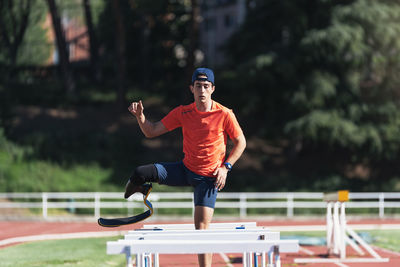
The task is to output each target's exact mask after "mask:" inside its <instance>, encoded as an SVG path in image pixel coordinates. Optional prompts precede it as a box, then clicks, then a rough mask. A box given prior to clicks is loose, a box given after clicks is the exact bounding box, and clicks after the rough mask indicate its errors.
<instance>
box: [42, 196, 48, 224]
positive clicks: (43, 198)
mask: <svg viewBox="0 0 400 267" xmlns="http://www.w3.org/2000/svg"><path fill="white" fill-rule="evenodd" d="M47 208H48V205H47V193H45V192H43V193H42V214H43V218H45V219H46V218H47Z"/></svg>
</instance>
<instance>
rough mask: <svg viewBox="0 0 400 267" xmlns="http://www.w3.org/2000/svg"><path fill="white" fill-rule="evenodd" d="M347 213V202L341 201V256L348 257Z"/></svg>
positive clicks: (342, 257)
mask: <svg viewBox="0 0 400 267" xmlns="http://www.w3.org/2000/svg"><path fill="white" fill-rule="evenodd" d="M345 236H346V213H345V203H344V202H340V258H341V259H345V258H346V240H345Z"/></svg>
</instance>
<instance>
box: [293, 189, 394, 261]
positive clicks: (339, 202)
mask: <svg viewBox="0 0 400 267" xmlns="http://www.w3.org/2000/svg"><path fill="white" fill-rule="evenodd" d="M346 201H348V191H345V190H343V191H338V192H337V193H330V194H327V196H326V245H327V249H328V255H336V256H338V258H329V259H321V258H297V259H295V260H294V262H295V263H346V262H347V263H350V262H388V261H389V259H388V258H382V257H381V256H379V254H378V253H376V252H375V251H374V250H373V249H372V247H371V246H370V245H369V244H368V243H367V242H365V241H364V240H363V239H362V238H361V237H360V236H359V235H358V234H357V233H356V232H355V231H354V230H352V229H351V228H349V227H348V226H347V221H346V211H345V209H346V203H345V202H346ZM332 211H333V212H332ZM350 237H352V238H353V239H354V240H355V241H356V242H357V243H358V244H359V245H358V244H357V243H356V242H354V241H353V240H352V239H351V238H350ZM346 244H349V245H350V246H351V247H352V248H353V249H354V250H355V251H356V252H357V253H358V254H359V255H361V256H363V255H365V253H364V251H363V250H362V249H361V247H362V248H364V249H365V250H366V251H367V252H368V253H369V254H370V255H371V256H372V257H370V258H367V257H363V258H347V257H346Z"/></svg>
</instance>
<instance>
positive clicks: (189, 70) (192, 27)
mask: <svg viewBox="0 0 400 267" xmlns="http://www.w3.org/2000/svg"><path fill="white" fill-rule="evenodd" d="M190 2H191V6H190V20H189V23H188V36H189V38H188V49H187V59H186V68H185V73H186V75H185V76H186V77H185V80H186V81H190V80H191V78H192V74H193V71H194V69H195V60H196V51H197V50H198V49H199V39H200V37H199V35H200V30H199V27H200V7H199V4H198V1H197V0H191V1H190ZM190 98H191V95H190V94H189V90H182V101H183V102H184V103H185V102H187V101H188V100H189V99H190Z"/></svg>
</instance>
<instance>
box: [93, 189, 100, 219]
mask: <svg viewBox="0 0 400 267" xmlns="http://www.w3.org/2000/svg"><path fill="white" fill-rule="evenodd" d="M94 217H95V218H100V194H99V193H95V194H94Z"/></svg>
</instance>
